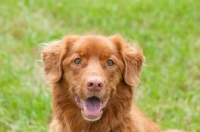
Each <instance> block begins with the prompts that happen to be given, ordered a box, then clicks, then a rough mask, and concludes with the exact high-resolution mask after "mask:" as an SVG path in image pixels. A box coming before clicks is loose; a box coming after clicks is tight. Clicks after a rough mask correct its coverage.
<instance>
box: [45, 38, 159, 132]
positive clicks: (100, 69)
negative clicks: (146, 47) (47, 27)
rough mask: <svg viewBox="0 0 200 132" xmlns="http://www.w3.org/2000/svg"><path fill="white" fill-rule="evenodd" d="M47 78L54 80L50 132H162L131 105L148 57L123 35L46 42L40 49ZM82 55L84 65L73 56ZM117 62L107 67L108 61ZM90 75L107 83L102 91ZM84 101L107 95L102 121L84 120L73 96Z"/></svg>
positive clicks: (78, 56)
mask: <svg viewBox="0 0 200 132" xmlns="http://www.w3.org/2000/svg"><path fill="white" fill-rule="evenodd" d="M42 57H43V62H44V71H45V75H46V80H47V82H49V83H52V84H53V92H52V93H53V112H54V118H53V121H52V123H51V125H50V132H159V131H160V130H159V127H158V126H157V125H156V124H155V123H154V122H153V121H151V120H149V119H147V118H146V117H145V116H143V114H142V113H141V112H140V111H139V109H138V108H137V106H136V105H135V104H134V103H133V101H132V99H133V87H135V86H137V84H138V83H139V75H140V71H141V68H142V63H143V60H144V56H143V53H142V50H141V49H140V48H138V47H137V46H133V47H131V46H130V45H129V44H127V42H126V41H125V40H124V39H123V38H122V37H121V36H119V35H115V36H111V37H104V36H97V35H88V36H67V37H65V38H64V39H63V40H61V41H57V42H53V43H51V44H50V45H47V46H46V47H45V48H44V49H43V52H42ZM76 58H81V60H82V61H81V64H75V63H74V60H75V59H76ZM109 59H112V60H114V63H115V65H112V66H108V64H106V63H107V60H109ZM91 76H95V77H96V76H98V77H99V78H101V79H102V80H103V81H102V82H103V89H102V90H101V91H100V92H94V91H92V92H91V91H89V90H88V89H87V88H86V86H85V83H86V82H87V79H88V78H90V77H91ZM75 94H76V95H78V96H79V97H80V98H81V99H83V100H86V99H87V98H88V97H91V96H97V97H98V98H99V99H100V100H101V101H105V100H106V99H109V101H108V103H107V105H106V107H105V109H104V110H103V113H102V115H101V117H100V119H97V120H95V121H87V120H85V119H84V118H83V115H82V114H81V110H80V108H79V107H78V106H77V103H76V101H75V99H74V95H75Z"/></svg>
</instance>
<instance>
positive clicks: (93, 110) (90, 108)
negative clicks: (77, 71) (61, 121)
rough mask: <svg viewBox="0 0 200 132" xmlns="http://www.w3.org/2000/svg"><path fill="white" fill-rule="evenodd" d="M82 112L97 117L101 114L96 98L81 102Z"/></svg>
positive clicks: (99, 103) (99, 104)
mask: <svg viewBox="0 0 200 132" xmlns="http://www.w3.org/2000/svg"><path fill="white" fill-rule="evenodd" d="M83 108H84V112H85V114H86V115H88V116H97V115H99V114H100V112H101V108H102V103H101V101H100V100H99V99H98V98H97V97H91V98H89V99H87V100H85V101H83Z"/></svg>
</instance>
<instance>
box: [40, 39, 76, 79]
mask: <svg viewBox="0 0 200 132" xmlns="http://www.w3.org/2000/svg"><path fill="white" fill-rule="evenodd" d="M77 38H78V36H69V37H65V38H64V39H63V40H60V41H54V42H51V43H49V44H47V45H46V46H45V47H44V48H43V51H42V54H41V56H42V59H43V63H44V72H45V76H46V81H47V82H48V83H56V82H58V81H59V80H60V79H61V77H62V74H63V73H62V65H61V64H62V60H63V59H64V55H65V54H66V53H67V50H68V48H67V47H68V45H69V44H71V43H73V42H74V41H75V40H76V39H77Z"/></svg>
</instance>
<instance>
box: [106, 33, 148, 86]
mask: <svg viewBox="0 0 200 132" xmlns="http://www.w3.org/2000/svg"><path fill="white" fill-rule="evenodd" d="M109 39H110V40H111V41H112V42H114V43H115V44H116V46H117V47H118V49H119V51H120V53H121V56H122V59H123V62H124V73H123V78H124V81H125V82H126V84H128V85H130V86H133V87H135V86H137V85H138V83H139V81H140V72H141V69H142V64H143V61H144V56H143V52H142V50H141V49H140V48H139V47H138V46H136V45H135V46H130V45H129V44H128V43H127V42H126V41H125V40H124V39H123V38H122V37H121V36H120V35H114V36H111V37H109Z"/></svg>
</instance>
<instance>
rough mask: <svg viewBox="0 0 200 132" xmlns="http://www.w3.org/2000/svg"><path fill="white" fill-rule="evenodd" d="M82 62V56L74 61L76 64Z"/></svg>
mask: <svg viewBox="0 0 200 132" xmlns="http://www.w3.org/2000/svg"><path fill="white" fill-rule="evenodd" d="M81 62H82V60H81V59H80V58H76V59H75V60H74V63H75V64H81Z"/></svg>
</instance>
